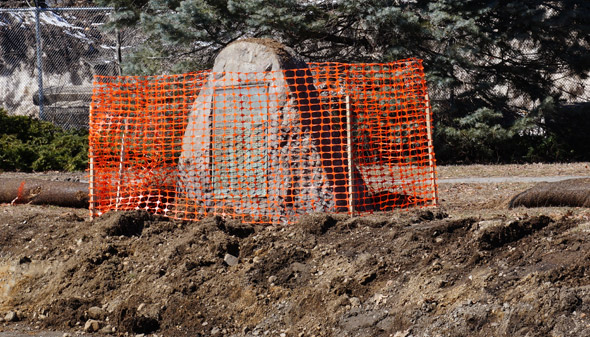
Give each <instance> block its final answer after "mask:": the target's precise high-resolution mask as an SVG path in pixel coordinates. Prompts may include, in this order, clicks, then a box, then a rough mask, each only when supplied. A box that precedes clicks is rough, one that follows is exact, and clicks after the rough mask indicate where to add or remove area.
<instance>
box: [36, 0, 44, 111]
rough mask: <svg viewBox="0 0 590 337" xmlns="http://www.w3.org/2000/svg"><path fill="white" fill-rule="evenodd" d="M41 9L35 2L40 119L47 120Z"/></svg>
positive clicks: (37, 2)
mask: <svg viewBox="0 0 590 337" xmlns="http://www.w3.org/2000/svg"><path fill="white" fill-rule="evenodd" d="M40 12H41V7H39V1H35V38H36V40H37V42H36V43H37V85H38V86H39V119H40V120H44V119H45V110H44V107H43V60H42V55H41V53H42V46H41V42H42V41H41V27H40V22H39V21H40V20H39V14H40Z"/></svg>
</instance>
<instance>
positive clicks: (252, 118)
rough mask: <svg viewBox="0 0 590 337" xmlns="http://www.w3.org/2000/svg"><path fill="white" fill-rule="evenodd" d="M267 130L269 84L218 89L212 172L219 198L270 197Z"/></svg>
mask: <svg viewBox="0 0 590 337" xmlns="http://www.w3.org/2000/svg"><path fill="white" fill-rule="evenodd" d="M268 130H269V128H268V85H267V84H266V83H257V84H250V85H245V86H236V87H223V88H219V89H217V90H215V96H214V99H213V131H212V144H211V157H212V158H211V173H212V177H213V190H214V194H215V195H216V197H219V198H225V199H228V198H229V199H242V198H244V199H247V198H265V197H267V193H268V177H267V175H268V134H267V133H268Z"/></svg>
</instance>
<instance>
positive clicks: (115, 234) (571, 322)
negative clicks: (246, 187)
mask: <svg viewBox="0 0 590 337" xmlns="http://www.w3.org/2000/svg"><path fill="white" fill-rule="evenodd" d="M588 165H589V164H588V163H577V164H569V165H568V164H563V165H508V166H452V167H440V168H439V177H442V178H455V177H471V176H514V175H517V176H552V175H590V169H589V168H588ZM3 176H5V177H8V176H19V175H18V174H9V173H4V174H3ZM42 176H43V177H45V178H47V179H61V178H60V177H62V175H61V174H59V173H53V174H44V175H42ZM36 177H37V178H39V177H40V175H36ZM63 177H65V178H63V179H65V180H76V179H78V180H79V179H81V178H80V175H78V176H77V177H76V175H63ZM82 179H83V178H82ZM533 185H534V184H533V183H497V184H483V183H482V184H474V183H473V184H459V183H457V184H440V185H439V195H440V200H441V207H440V208H437V209H422V210H415V211H401V212H389V213H379V214H373V215H367V216H359V217H353V218H349V217H346V216H342V215H329V214H314V215H309V216H306V217H303V218H301V219H300V220H299V221H298V222H297V223H295V224H293V225H290V226H279V225H277V226H265V227H262V226H252V225H248V224H243V223H240V222H237V221H235V220H233V219H231V218H222V217H208V218H205V219H203V220H201V221H199V222H181V221H171V220H168V219H166V218H161V217H159V216H153V215H150V214H147V213H142V212H120V213H110V214H106V215H104V216H102V217H100V218H97V219H94V220H90V219H88V211H87V210H83V209H69V208H60V207H54V206H34V205H16V206H11V205H9V204H3V205H0V321H3V322H1V323H0V336H15V335H17V334H20V336H31V335H32V336H62V335H71V336H75V335H79V334H83V333H84V331H86V334H87V335H100V334H102V335H111V336H120V335H128V336H137V335H145V336H156V335H157V336H248V337H250V336H316V337H319V336H395V337H409V336H590V209H588V208H568V207H560V208H532V209H525V208H517V209H508V208H507V203H508V201H509V199H510V198H511V197H512V196H513V195H514V194H516V193H518V192H521V191H523V190H524V189H526V188H528V187H531V186H533ZM51 331H52V332H51ZM56 331H60V332H59V333H57V332H56Z"/></svg>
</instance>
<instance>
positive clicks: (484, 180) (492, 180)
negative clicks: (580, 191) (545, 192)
mask: <svg viewBox="0 0 590 337" xmlns="http://www.w3.org/2000/svg"><path fill="white" fill-rule="evenodd" d="M580 178H590V176H550V177H468V178H450V179H437V181H436V182H437V183H439V184H497V183H540V182H555V181H562V180H567V179H580Z"/></svg>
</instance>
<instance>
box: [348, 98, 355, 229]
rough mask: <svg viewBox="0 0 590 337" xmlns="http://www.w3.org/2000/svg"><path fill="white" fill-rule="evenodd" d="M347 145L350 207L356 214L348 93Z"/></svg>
mask: <svg viewBox="0 0 590 337" xmlns="http://www.w3.org/2000/svg"><path fill="white" fill-rule="evenodd" d="M346 145H347V146H346V147H347V154H348V209H349V211H350V216H351V217H352V216H353V215H354V174H353V171H352V118H351V116H350V96H348V95H346Z"/></svg>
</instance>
